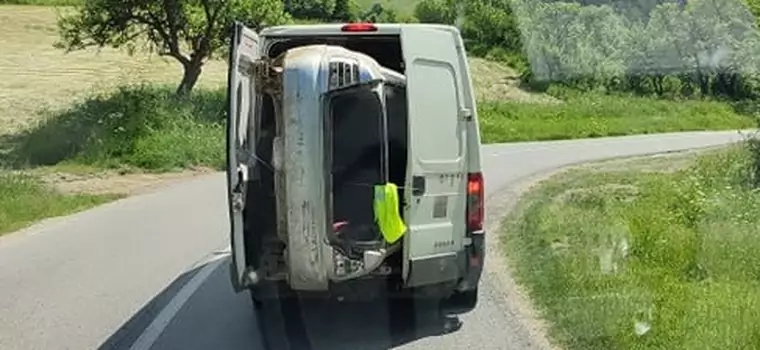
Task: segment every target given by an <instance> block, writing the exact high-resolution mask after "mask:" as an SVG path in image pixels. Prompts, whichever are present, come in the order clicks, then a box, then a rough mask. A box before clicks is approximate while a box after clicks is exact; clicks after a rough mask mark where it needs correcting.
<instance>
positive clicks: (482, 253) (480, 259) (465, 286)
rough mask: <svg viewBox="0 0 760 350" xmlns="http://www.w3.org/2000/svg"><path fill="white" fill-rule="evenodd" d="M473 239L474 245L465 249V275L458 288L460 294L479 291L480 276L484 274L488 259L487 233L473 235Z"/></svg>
mask: <svg viewBox="0 0 760 350" xmlns="http://www.w3.org/2000/svg"><path fill="white" fill-rule="evenodd" d="M471 239H472V244H470V246H468V247H467V248H466V249H465V255H466V258H465V260H466V262H465V264H464V273H463V275H462V279H461V280H460V281H459V283H458V284H457V287H456V290H457V291H460V292H464V291H469V290H475V289H477V288H478V284H479V283H480V276H481V275H482V274H483V264H484V263H485V257H486V245H485V243H486V242H485V240H486V235H485V232H478V233H477V234H473V235H472V236H471Z"/></svg>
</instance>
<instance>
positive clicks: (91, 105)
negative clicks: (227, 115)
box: [5, 85, 225, 171]
mask: <svg viewBox="0 0 760 350" xmlns="http://www.w3.org/2000/svg"><path fill="white" fill-rule="evenodd" d="M224 101H225V94H224V91H221V90H219V91H204V90H199V91H195V92H194V93H193V94H192V95H191V97H188V98H179V97H177V96H175V95H174V93H173V89H172V88H171V87H156V86H150V85H134V86H127V87H121V88H119V89H117V90H116V91H114V92H108V93H101V94H98V95H95V96H92V97H90V98H87V99H84V100H82V101H80V102H78V103H75V104H74V105H73V106H71V107H69V108H67V109H64V110H60V111H55V112H50V113H48V117H47V118H44V119H42V120H41V121H40V122H39V124H38V125H36V126H35V127H33V128H31V129H29V130H27V131H25V132H22V133H19V134H17V135H16V136H15V137H14V139H13V140H10V141H6V143H7V144H10V145H11V146H10V147H11V148H12V150H11V151H10V153H9V155H8V156H6V157H5V158H6V159H5V160H6V163H9V164H11V165H12V166H14V167H16V168H18V167H28V166H40V165H55V164H59V163H65V162H74V163H77V164H86V165H93V166H100V167H106V168H114V167H123V166H127V167H135V168H141V169H148V170H155V171H163V170H173V169H180V168H183V169H184V168H192V167H195V166H198V167H212V168H221V167H222V166H223V163H224V160H225V158H224V126H223V125H224Z"/></svg>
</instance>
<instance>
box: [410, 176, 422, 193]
mask: <svg viewBox="0 0 760 350" xmlns="http://www.w3.org/2000/svg"><path fill="white" fill-rule="evenodd" d="M423 194H425V177H424V176H413V177H412V195H413V196H421V195H423Z"/></svg>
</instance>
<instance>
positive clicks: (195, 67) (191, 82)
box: [177, 60, 203, 96]
mask: <svg viewBox="0 0 760 350" xmlns="http://www.w3.org/2000/svg"><path fill="white" fill-rule="evenodd" d="M183 68H184V72H183V74H182V81H181V82H180V83H179V86H178V87H177V95H178V96H188V95H190V92H192V91H193V88H194V87H195V84H196V83H197V82H198V77H200V75H201V72H202V71H203V61H201V60H191V61H190V63H188V64H186V65H184V67H183Z"/></svg>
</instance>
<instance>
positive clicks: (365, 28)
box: [340, 23, 377, 32]
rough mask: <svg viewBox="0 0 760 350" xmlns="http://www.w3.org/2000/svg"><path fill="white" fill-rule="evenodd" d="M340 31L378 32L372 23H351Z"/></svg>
mask: <svg viewBox="0 0 760 350" xmlns="http://www.w3.org/2000/svg"><path fill="white" fill-rule="evenodd" d="M340 30H341V31H344V32H376V31H377V27H376V26H375V25H374V24H372V23H349V24H346V25H344V26H343V27H342V28H340Z"/></svg>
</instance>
